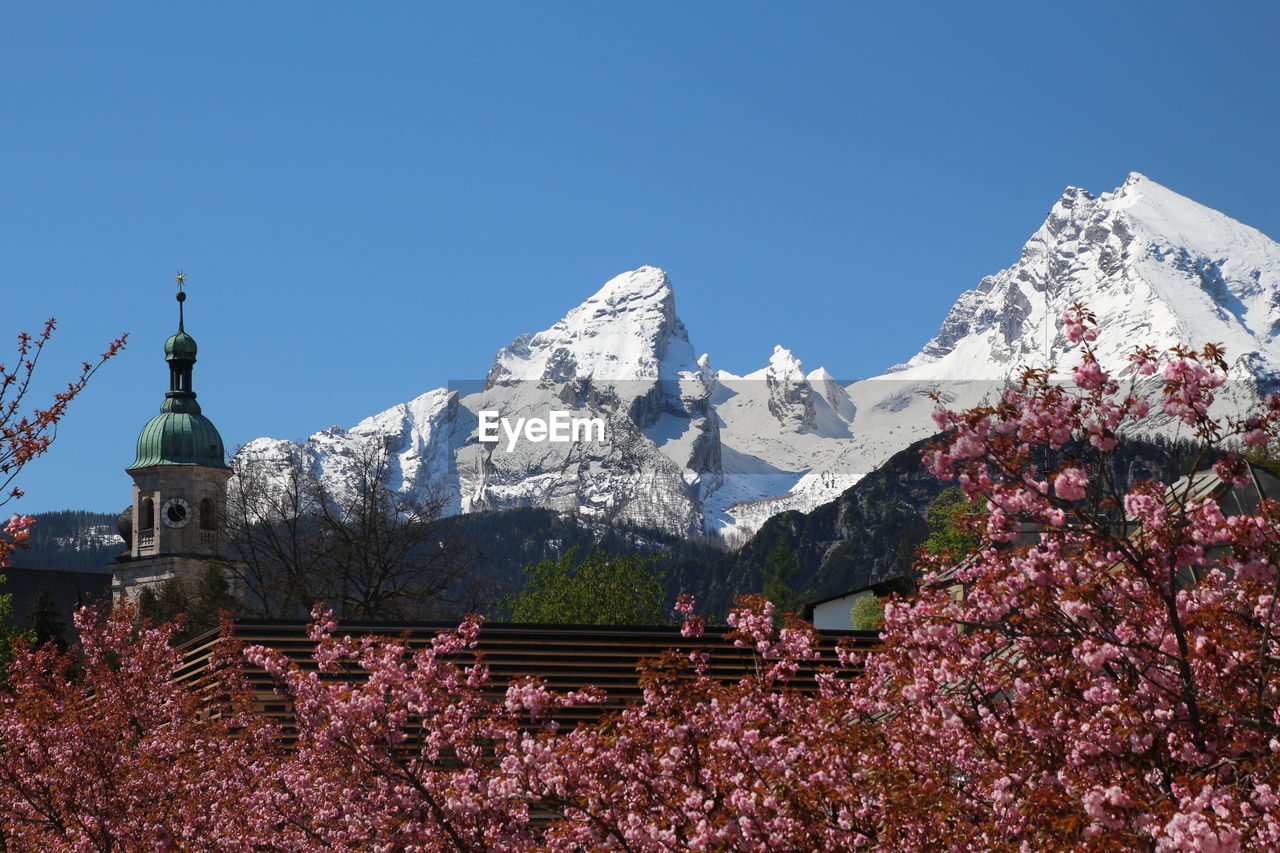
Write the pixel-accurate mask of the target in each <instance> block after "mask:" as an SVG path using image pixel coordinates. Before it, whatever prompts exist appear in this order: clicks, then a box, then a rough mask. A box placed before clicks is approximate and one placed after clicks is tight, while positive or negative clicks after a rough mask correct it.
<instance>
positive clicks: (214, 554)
mask: <svg viewBox="0 0 1280 853" xmlns="http://www.w3.org/2000/svg"><path fill="white" fill-rule="evenodd" d="M177 282H178V332H177V334H175V335H173V336H171V337H170V338H169V339H168V340H167V341H165V342H164V360H165V361H166V362H168V365H169V390H168V391H167V392H166V393H165V395H164V402H163V403H162V404H161V405H160V413H159V414H158V415H156V416H155V417H153V418H152V419H151V420H149V421H147V424H146V426H144V427H143V428H142V432H141V433H139V434H138V455H137V458H136V459H135V460H134V462H133V464H132V465H130V466H129V467H128V468H126V469H125V471H126V472H127V473H128V474H129V476H130V477H132V478H133V503H132V505H131V506H130V507H129V509H127V510H125V512H124V513H123V514H122V515H121V517H120V534H121V536H122V537H123V538H124V540H125V543H126V544H127V545H128V548H129V550H128V552H127V553H125V554H122V555H121V556H120V557H119V558H117V559H116V560H115V562H114V563H112V571H113V573H114V575H115V578H114V582H113V584H112V591H113V593H114V597H115V598H121V597H127V598H129V599H133V600H136V599H137V597H138V595H139V594H140V593H141V592H142V590H143V589H145V588H147V587H150V586H156V585H159V584H160V583H163V582H164V581H166V580H168V579H169V578H175V577H176V578H179V579H182V580H184V581H186V580H190V581H194V580H197V579H199V578H200V577H201V575H202V574H203V573H204V571H205V569H206V568H207V567H208V566H210V565H225V563H226V560H225V558H224V556H223V553H224V550H225V547H226V523H225V516H226V507H227V480H228V479H230V477H231V469H230V468H229V467H228V466H227V463H226V458H225V456H226V454H225V452H224V449H223V446H222V436H220V435H218V430H217V428H215V427H214V425H213V422H212V421H210V420H209V419H208V418H206V417H205V416H204V415H203V414H201V413H200V404H199V403H197V402H196V393H195V391H193V390H192V386H191V373H192V368H193V367H194V366H195V363H196V342H195V339H194V338H192V337H191V336H190V335H188V334H187V332H186V328H185V324H184V317H183V303H185V302H186V299H187V294H186V293H185V292H183V289H182V286H183V283H184V277H183V276H182V274H181V273H179V274H178V277H177Z"/></svg>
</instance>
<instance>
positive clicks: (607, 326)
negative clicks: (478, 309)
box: [487, 266, 699, 385]
mask: <svg viewBox="0 0 1280 853" xmlns="http://www.w3.org/2000/svg"><path fill="white" fill-rule="evenodd" d="M698 369H699V368H698V364H697V361H696V360H695V358H694V354H693V348H692V346H691V345H690V343H689V333H688V332H687V331H686V330H685V326H684V323H682V322H680V318H678V317H677V316H676V299H675V291H674V290H673V289H672V287H671V281H670V279H669V278H668V277H667V274H666V272H665V271H663V270H661V269H659V268H658V267H654V266H643V267H640V268H639V269H635V270H631V271H630V272H625V273H622V274H621V275H617V276H614V277H613V278H611V279H609V280H608V281H607V282H605V283H604V286H603V287H601V288H600V289H599V290H597V291H596V292H595V293H594V294H592V295H591V296H590V297H588V298H587V300H586V301H585V302H583V303H582V304H581V305H579V306H577V307H576V308H574V309H572V310H571V311H569V313H567V314H566V315H565V316H564V318H563V319H561V320H560V321H559V322H557V323H556V324H555V325H554V326H552V327H551V328H549V329H545V330H543V331H541V332H538V333H537V334H536V335H528V334H525V335H521V336H520V337H518V338H516V339H515V340H514V341H513V342H512V343H511V344H510V345H509V346H506V347H503V348H502V349H501V350H499V351H498V354H497V356H496V357H495V358H494V363H493V367H492V368H491V369H490V371H489V377H488V380H487V384H488V385H492V384H493V383H495V382H509V381H518V380H534V381H549V382H556V383H558V382H566V381H569V380H581V379H597V380H649V379H656V378H657V377H658V376H659V374H660V373H662V374H666V373H671V374H672V375H674V373H675V372H678V371H679V370H693V371H697V370H698Z"/></svg>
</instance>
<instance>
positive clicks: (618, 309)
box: [242, 173, 1280, 539]
mask: <svg viewBox="0 0 1280 853" xmlns="http://www.w3.org/2000/svg"><path fill="white" fill-rule="evenodd" d="M1076 302H1084V303H1086V304H1087V305H1088V306H1089V308H1090V309H1091V310H1092V311H1093V312H1094V313H1095V314H1097V316H1098V318H1099V320H1100V325H1101V333H1102V334H1101V344H1102V349H1101V350H1100V356H1101V359H1102V361H1103V365H1104V367H1107V368H1109V369H1112V370H1116V369H1118V368H1120V367H1121V366H1123V364H1124V363H1125V361H1124V356H1125V355H1126V354H1127V351H1128V349H1129V348H1130V347H1131V346H1132V345H1133V344H1134V343H1136V342H1143V343H1153V344H1156V345H1161V346H1164V345H1172V344H1175V343H1188V344H1192V345H1203V344H1204V343H1208V342H1211V341H1212V342H1220V343H1223V344H1225V345H1226V347H1227V350H1228V353H1229V355H1230V356H1231V357H1232V358H1234V359H1236V363H1235V367H1234V371H1235V373H1236V375H1237V376H1239V377H1240V378H1241V379H1243V380H1245V384H1247V385H1248V386H1249V388H1250V393H1254V392H1256V385H1257V384H1263V385H1268V386H1270V385H1274V384H1277V383H1280V340H1277V333H1278V332H1280V245H1277V244H1276V243H1275V242H1274V241H1272V240H1270V239H1269V238H1268V237H1266V236H1265V235H1263V234H1261V233H1259V232H1258V231H1256V230H1254V229H1252V228H1249V227H1248V226H1246V225H1242V224H1241V223H1239V222H1236V221H1235V220H1232V219H1230V218H1229V217H1227V216H1225V215H1223V214H1221V213H1219V212H1217V211H1214V210H1211V209H1209V208H1207V207H1204V206H1203V205H1200V204H1197V203H1196V202H1193V201H1191V200H1190V199H1187V198H1184V197H1183V196H1180V195H1178V194H1177V193H1175V192H1173V191H1171V190H1169V189H1167V188H1165V187H1163V186H1161V185H1159V184H1157V183H1155V182H1154V181H1152V180H1150V179H1149V178H1146V177H1144V176H1143V175H1140V174H1137V173H1133V174H1131V175H1130V176H1129V178H1128V180H1126V181H1125V183H1124V184H1123V186H1121V187H1119V188H1118V189H1117V190H1115V191H1114V192H1110V193H1103V194H1101V195H1098V196H1094V195H1091V194H1089V193H1088V192H1086V191H1084V190H1082V189H1078V188H1075V187H1070V188H1068V189H1067V190H1066V191H1065V192H1064V193H1063V195H1062V198H1061V199H1060V200H1059V201H1058V202H1057V203H1056V204H1055V205H1054V206H1053V209H1052V210H1051V211H1050V213H1049V216H1048V218H1047V219H1046V221H1045V222H1044V224H1043V225H1041V227H1040V228H1039V229H1038V230H1037V231H1036V232H1035V233H1034V234H1033V235H1032V236H1031V238H1030V239H1029V240H1028V241H1027V243H1026V244H1025V246H1023V249H1022V252H1021V255H1020V257H1019V258H1018V260H1017V261H1016V262H1015V263H1014V264H1013V265H1012V266H1010V267H1008V268H1007V269H1004V270H1001V271H1000V272H998V273H995V274H994V275H990V276H987V277H986V278H984V279H982V281H981V282H979V283H978V286H977V287H976V288H975V289H974V290H971V291H968V292H966V293H964V294H962V295H961V296H960V298H959V299H958V300H957V301H956V303H955V305H954V306H953V307H952V309H951V311H950V312H949V313H948V315H947V317H946V319H945V320H944V321H943V324H942V327H941V329H940V330H939V332H938V334H937V335H936V336H935V337H934V338H933V339H932V340H931V341H929V342H928V343H927V344H925V346H924V348H923V349H921V351H920V352H919V353H918V354H917V355H916V356H915V357H913V358H912V359H910V360H909V361H908V362H906V363H905V364H901V365H897V366H895V367H892V368H890V369H889V370H888V371H887V372H886V373H885V374H884V375H882V376H879V377H875V378H873V379H867V380H862V381H859V382H854V383H852V384H842V383H841V382H838V381H837V380H836V379H835V378H834V377H832V375H831V374H830V373H829V372H827V371H826V370H825V369H823V368H818V369H816V370H813V371H811V372H809V373H808V374H806V373H805V371H804V367H803V364H802V363H801V361H800V360H799V359H798V358H797V357H796V356H795V355H794V354H793V353H792V352H791V351H789V350H787V349H785V348H783V347H781V346H777V347H775V348H774V350H773V353H772V355H771V356H770V358H769V360H768V363H767V364H766V365H765V367H763V368H761V369H760V370H757V371H755V372H753V373H748V374H746V375H744V376H736V375H734V374H732V373H728V372H726V371H714V370H713V369H712V365H711V360H710V358H709V357H708V356H706V355H703V356H701V357H698V358H695V350H694V348H693V345H692V343H691V341H690V337H689V333H688V330H687V329H686V328H685V326H684V324H683V323H682V322H681V321H680V319H679V317H678V316H677V315H676V311H675V295H674V292H673V290H672V287H671V283H670V281H669V279H668V277H667V275H666V273H665V272H663V271H662V270H660V269H658V268H656V267H648V266H646V267H641V268H640V269H637V270H634V271H631V272H627V273H623V274H622V275H619V276H617V277H615V278H613V279H611V280H610V281H608V282H606V283H605V285H604V286H603V287H602V288H601V289H600V290H599V291H597V292H596V293H595V294H594V295H592V296H591V297H590V298H588V299H587V300H586V301H585V302H583V303H582V304H581V305H579V306H578V307H576V308H574V309H573V310H571V311H570V312H569V313H568V314H566V315H565V317H564V319H562V320H560V321H559V322H558V323H556V324H555V325H554V326H552V327H551V328H549V329H546V330H544V331H542V332H538V333H537V334H533V335H521V336H520V337H518V338H516V340H515V341H513V342H512V343H511V344H510V345H509V346H506V347H503V348H502V349H501V350H499V351H498V353H497V355H496V356H495V358H494V361H493V365H492V367H491V368H490V369H489V372H488V375H487V377H486V379H485V382H484V383H483V387H478V388H468V389H459V390H454V391H450V390H445V389H440V390H436V391H429V392H427V393H426V394H423V395H422V396H420V397H418V398H416V399H415V400H412V401H410V402H409V403H405V404H403V405H400V406H395V407H393V408H391V409H388V410H387V411H385V412H382V413H379V414H377V415H374V416H373V417H370V418H367V419H366V420H364V421H361V422H360V423H359V424H357V425H356V426H354V427H352V428H351V429H350V430H342V429H340V428H337V427H334V428H331V429H329V430H325V431H323V432H319V433H316V434H315V435H313V436H312V437H311V438H309V439H307V441H305V442H303V443H300V444H295V443H293V442H280V441H276V440H273V439H258V440H256V441H254V442H251V443H250V444H249V445H248V446H246V447H245V449H244V450H243V451H242V453H244V454H246V458H249V459H252V460H254V461H256V462H259V463H261V464H262V465H263V466H265V467H266V468H270V466H271V465H273V464H274V465H277V466H278V465H280V464H281V460H284V459H287V458H288V457H289V456H290V455H291V454H299V453H301V454H303V455H304V457H305V459H306V460H307V462H308V464H311V465H313V466H314V467H315V468H316V469H317V470H318V471H319V472H321V473H322V474H324V475H325V476H326V477H329V478H330V479H331V480H333V481H335V482H338V483H341V481H342V480H343V479H344V478H346V477H349V476H351V464H352V460H353V459H356V458H358V454H357V453H356V449H357V448H358V447H359V445H360V444H361V443H362V442H365V441H368V440H369V439H371V438H372V439H377V440H380V441H383V442H385V443H386V446H387V447H388V449H389V450H390V452H391V455H392V468H393V479H394V482H395V485H396V486H397V487H399V488H402V489H405V490H410V491H414V492H416V493H419V494H421V495H423V496H426V495H444V496H445V497H447V498H448V500H449V502H450V508H451V509H452V510H454V511H461V512H468V511H474V510H480V509H500V508H507V507H516V506H528V505H537V506H545V507H551V508H555V509H558V510H562V511H564V512H574V513H580V514H583V515H587V516H590V517H593V518H597V519H600V520H604V521H621V522H633V523H637V524H644V525H647V526H654V527H660V528H663V529H665V530H669V531H673V532H679V533H683V534H689V535H692V534H700V533H704V532H705V533H718V534H720V535H724V536H727V537H728V538H730V539H737V538H739V537H741V536H744V535H746V534H748V533H750V532H751V531H753V530H754V529H756V528H757V527H758V526H759V525H760V524H762V523H763V521H764V520H765V519H766V518H768V517H769V516H771V515H773V514H775V513H777V512H781V511H783V510H787V509H800V510H808V509H811V508H813V507H814V506H817V505H818V504H820V503H823V502H825V501H827V500H830V499H831V498H833V497H835V496H836V495H838V494H839V493H840V492H842V491H843V490H844V489H846V488H848V487H849V486H850V485H852V484H853V483H854V482H856V481H857V480H858V479H859V478H861V477H862V476H864V475H865V474H867V473H869V472H870V471H871V470H873V469H874V468H875V467H876V466H878V465H879V464H880V463H881V462H883V461H884V460H885V459H887V458H888V457H889V456H891V455H892V454H893V453H894V452H896V451H898V450H900V449H902V448H903V447H905V446H907V445H908V444H909V443H911V442H912V441H914V440H916V439H918V438H921V437H923V436H925V435H928V434H929V433H930V432H931V431H932V429H933V426H932V422H931V420H930V418H929V413H930V412H931V410H932V409H933V405H934V404H933V403H932V401H931V400H929V399H928V396H927V395H928V394H929V393H930V392H936V393H940V394H942V395H943V396H944V398H947V399H951V400H953V401H954V402H955V404H957V405H963V404H968V403H972V402H976V401H977V400H979V399H981V398H982V397H984V396H985V395H987V394H989V393H990V392H991V391H992V389H993V388H995V387H998V386H999V385H1000V384H1002V383H1003V382H1005V381H1008V380H1009V379H1010V378H1012V377H1014V376H1016V374H1017V372H1018V371H1019V369H1020V368H1021V367H1022V366H1025V365H1033V366H1044V365H1047V364H1059V365H1071V364H1072V363H1073V362H1074V359H1073V354H1072V345H1071V344H1069V342H1068V341H1067V340H1066V338H1065V336H1064V334H1063V331H1062V328H1061V323H1060V318H1061V315H1062V313H1063V312H1064V311H1065V310H1066V309H1067V308H1068V307H1069V306H1070V305H1072V304H1073V303H1076ZM477 385H479V383H477ZM553 411H560V412H563V413H566V416H568V417H572V418H576V419H582V420H584V421H585V420H588V419H596V420H598V421H599V422H600V423H601V424H603V426H604V436H603V437H602V438H598V437H592V438H591V439H590V440H580V441H568V442H554V441H550V440H533V439H531V438H529V436H530V434H528V433H526V435H525V437H523V438H521V439H520V440H517V441H514V442H509V441H508V440H507V439H506V437H505V435H504V436H502V437H500V440H499V441H492V440H487V441H482V440H481V438H482V426H483V422H482V419H483V418H485V417H487V416H486V414H485V413H497V414H500V415H501V416H503V417H505V418H507V419H509V420H511V421H512V422H514V421H516V420H518V419H521V418H523V419H525V421H529V420H537V419H543V420H545V419H547V418H548V417H549V415H550V413H552V412H553Z"/></svg>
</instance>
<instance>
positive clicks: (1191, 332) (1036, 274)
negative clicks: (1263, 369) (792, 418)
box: [891, 172, 1280, 379]
mask: <svg viewBox="0 0 1280 853" xmlns="http://www.w3.org/2000/svg"><path fill="white" fill-rule="evenodd" d="M1077 302H1082V303H1084V304H1086V305H1087V306H1088V307H1089V308H1090V310H1092V311H1093V313H1094V314H1096V315H1097V316H1098V317H1099V319H1100V321H1101V323H1102V326H1103V329H1102V331H1103V337H1104V340H1105V341H1106V342H1107V351H1106V352H1101V351H1100V352H1099V357H1100V359H1101V360H1102V361H1103V362H1104V365H1114V366H1123V364H1125V363H1126V362H1125V355H1126V354H1127V352H1128V350H1129V348H1130V347H1132V346H1133V345H1134V344H1136V343H1149V344H1154V345H1156V346H1172V345H1174V344H1178V343H1183V344H1189V345H1192V346H1202V345H1204V344H1206V343H1209V342H1218V343H1225V344H1226V346H1227V349H1228V352H1229V353H1230V354H1231V355H1232V356H1233V357H1240V356H1249V355H1250V354H1254V355H1255V356H1256V355H1257V354H1259V353H1265V357H1263V358H1262V361H1263V362H1267V363H1268V367H1267V370H1280V339H1278V338H1280V245H1277V244H1276V243H1275V242H1274V241H1272V240H1271V239H1269V238H1268V237H1266V236H1265V235H1263V234H1261V233H1260V232H1258V231H1256V230H1255V229H1253V228H1250V227H1249V226H1247V225H1243V224H1241V223H1239V222H1237V221H1235V220H1234V219H1231V218H1230V217H1229V216H1226V215H1225V214H1222V213H1219V212H1218V211H1216V210H1213V209H1212V208H1209V207H1205V206H1204V205H1202V204H1199V203H1198V202H1195V201H1192V200H1191V199H1189V198H1187V197H1185V196H1183V195H1180V194H1178V193H1176V192H1174V191H1173V190H1170V189H1168V188H1167V187H1164V186H1162V185H1161V184H1159V183H1157V182H1155V181H1153V180H1152V179H1151V178H1148V177H1147V176H1146V175H1143V174H1142V173H1140V172H1131V173H1130V174H1129V176H1128V178H1127V179H1126V180H1125V182H1124V183H1123V184H1122V185H1121V186H1119V187H1117V188H1116V189H1115V190H1112V191H1111V192H1106V193H1102V194H1101V195H1096V196H1095V195H1092V194H1090V193H1088V192H1087V191H1085V190H1083V189H1079V188H1077V187H1068V188H1067V190H1066V191H1065V192H1064V193H1063V195H1062V198H1061V200H1060V201H1059V202H1058V203H1057V204H1055V205H1054V206H1053V209H1052V210H1051V211H1050V212H1049V217H1048V218H1047V219H1046V220H1045V222H1044V224H1043V225H1042V226H1041V227H1040V228H1039V229H1038V230H1037V231H1036V232H1035V234H1033V235H1032V237H1031V239H1030V240H1028V241H1027V243H1026V244H1025V245H1024V246H1023V248H1022V253H1021V258H1020V259H1019V260H1018V262H1017V263H1015V264H1014V265H1013V266H1011V267H1009V268H1007V269H1005V270H1001V271H1000V272H998V273H996V274H994V275H990V276H987V277H986V278H984V279H983V280H982V282H981V283H980V284H979V285H978V287H977V288H975V289H974V290H971V291H969V292H967V293H965V294H963V295H961V297H960V299H959V300H958V301H957V302H956V303H955V305H954V306H953V307H952V309H951V311H950V313H949V314H948V315H947V318H946V320H945V321H944V322H943V325H942V328H941V329H940V330H939V333H938V335H937V336H936V337H935V338H934V339H933V340H932V341H930V342H929V343H928V344H926V345H925V347H924V349H923V350H921V351H920V353H919V354H917V355H916V356H915V357H914V358H912V359H911V361H909V362H908V363H907V364H906V365H905V366H903V369H902V370H898V369H893V370H892V371H891V372H894V373H895V374H896V376H897V378H903V379H906V378H913V379H914V378H929V379H944V378H945V379H980V378H981V379H1004V378H1007V377H1009V376H1012V375H1014V374H1015V373H1016V372H1017V370H1019V369H1020V368H1021V367H1023V366H1028V365H1032V366H1046V365H1050V364H1058V365H1060V366H1061V365H1064V364H1066V363H1068V362H1069V361H1070V359H1071V357H1072V356H1071V354H1070V351H1071V350H1072V349H1073V345H1071V344H1070V342H1069V341H1067V340H1066V338H1065V336H1064V335H1063V333H1062V329H1061V316H1062V314H1063V312H1064V311H1066V310H1067V308H1068V307H1070V306H1071V305H1072V304H1074V303H1077ZM1135 335H1138V336H1140V338H1138V337H1135ZM1109 369H1114V367H1109Z"/></svg>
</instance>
